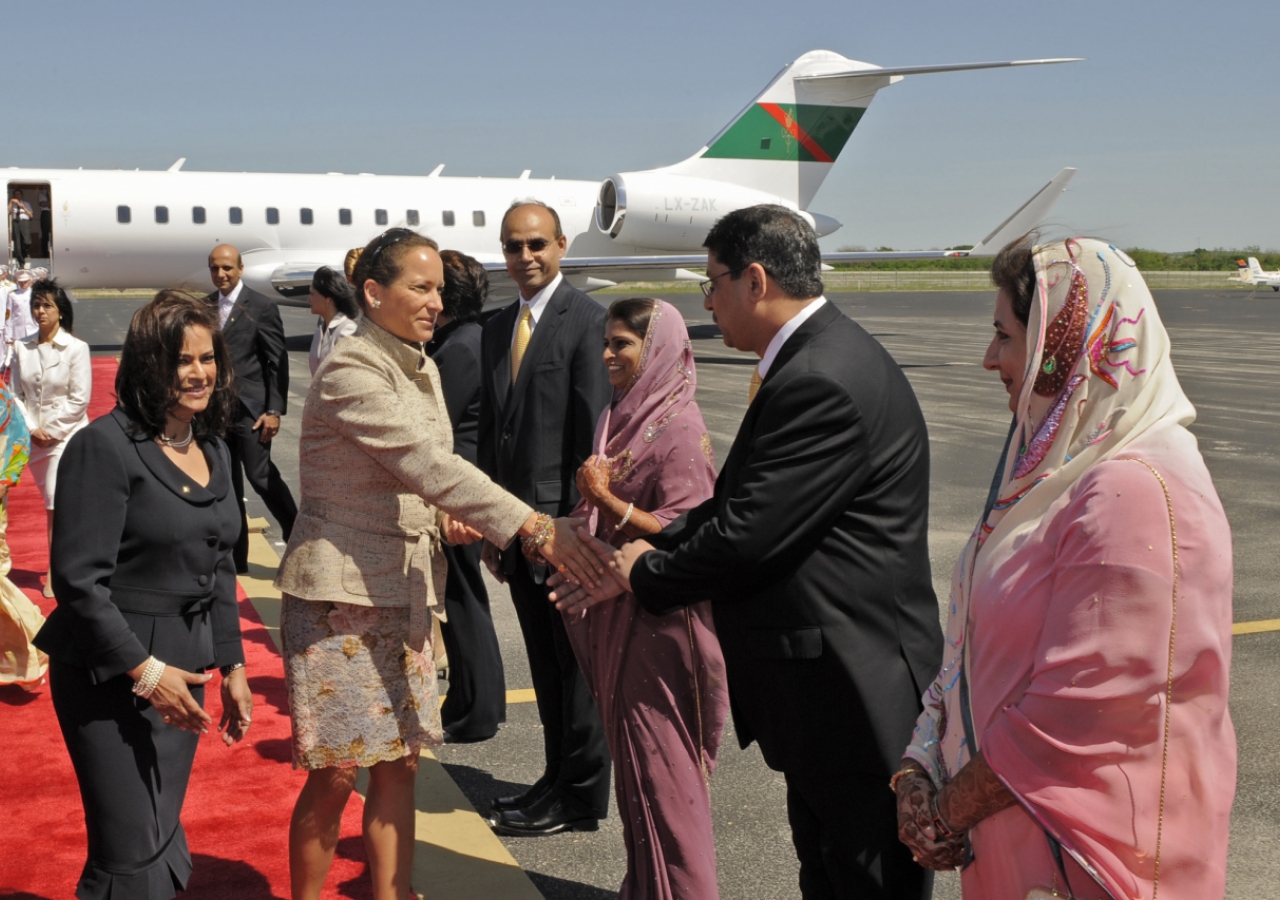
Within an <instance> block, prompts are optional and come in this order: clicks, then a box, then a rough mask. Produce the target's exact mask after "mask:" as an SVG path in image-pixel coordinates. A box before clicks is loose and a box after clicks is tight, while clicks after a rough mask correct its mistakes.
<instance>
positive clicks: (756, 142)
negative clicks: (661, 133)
mask: <svg viewBox="0 0 1280 900" xmlns="http://www.w3.org/2000/svg"><path fill="white" fill-rule="evenodd" d="M864 112H866V109H864V108H862V107H856V106H811V105H808V104H803V103H800V104H795V103H757V104H755V105H753V106H752V107H751V108H750V109H749V110H747V111H746V112H745V113H743V114H742V116H741V118H739V119H738V121H736V122H734V123H733V124H732V125H731V126H729V129H728V130H727V131H726V132H725V133H724V134H722V135H721V136H720V139H719V140H717V141H716V142H715V143H714V144H712V145H711V146H710V147H709V148H708V149H707V152H706V153H704V154H702V158H703V159H776V160H779V161H782V162H822V163H832V162H835V160H836V157H837V156H839V155H840V151H841V150H843V149H844V145H845V142H846V141H848V140H849V135H851V134H853V129H854V128H856V127H857V126H858V121H859V120H860V119H861V118H862V114H863V113H864Z"/></svg>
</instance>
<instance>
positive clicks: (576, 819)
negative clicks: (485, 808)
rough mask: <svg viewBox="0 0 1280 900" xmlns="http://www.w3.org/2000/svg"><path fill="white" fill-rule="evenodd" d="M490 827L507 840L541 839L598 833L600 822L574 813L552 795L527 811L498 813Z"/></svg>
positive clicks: (593, 817)
mask: <svg viewBox="0 0 1280 900" xmlns="http://www.w3.org/2000/svg"><path fill="white" fill-rule="evenodd" d="M489 827H490V828H492V829H493V830H494V833H495V834H502V835H506V836H507V837H541V836H543V835H547V834H560V833H561V832H564V831H596V830H597V829H599V827H600V820H599V819H598V818H596V817H595V816H584V815H582V814H581V813H579V812H576V811H574V810H572V809H570V807H569V805H568V804H567V803H566V802H565V801H564V800H561V799H560V798H559V797H557V796H556V795H555V792H554V791H552V792H548V793H547V794H546V795H545V796H543V797H540V798H539V799H538V800H537V802H535V803H534V804H532V805H531V806H528V807H525V808H524V809H510V810H504V811H502V812H494V813H493V815H491V816H490V817H489Z"/></svg>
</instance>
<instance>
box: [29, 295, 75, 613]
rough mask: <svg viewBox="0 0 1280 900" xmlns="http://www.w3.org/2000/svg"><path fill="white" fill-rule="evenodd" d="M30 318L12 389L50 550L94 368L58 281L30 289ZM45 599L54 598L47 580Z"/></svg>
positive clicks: (68, 300)
mask: <svg viewBox="0 0 1280 900" xmlns="http://www.w3.org/2000/svg"><path fill="white" fill-rule="evenodd" d="M31 316H32V318H34V319H35V321H36V326H37V329H38V330H37V331H36V333H35V334H33V335H31V336H30V337H28V338H27V339H26V340H24V341H18V342H17V343H15V344H14V355H13V372H12V376H11V377H12V384H13V389H14V394H15V395H16V396H17V400H18V405H19V407H20V408H21V409H22V413H23V416H24V417H25V418H26V420H27V428H29V429H30V430H31V459H30V460H29V461H28V463H27V465H28V466H29V467H30V469H31V475H32V477H33V478H34V479H35V482H36V488H37V489H38V490H39V491H40V497H41V498H42V499H43V500H44V508H45V523H46V526H47V530H48V535H49V537H48V539H49V545H50V546H51V547H52V546H53V498H54V494H55V491H56V487H57V475H58V460H59V459H61V457H62V451H63V450H64V449H65V448H66V446H67V441H68V439H70V437H71V436H72V435H73V434H75V433H76V432H77V431H79V430H80V429H81V428H84V427H85V426H86V425H88V424H89V395H90V393H91V392H92V390H93V368H92V366H91V364H90V362H89V345H88V344H86V343H85V342H84V341H82V340H80V339H79V338H77V337H76V336H75V335H74V334H72V333H71V326H72V323H73V319H74V312H73V311H72V308H71V300H70V298H69V297H67V292H66V291H64V290H63V289H62V288H61V287H60V286H59V285H58V282H57V281H55V280H53V279H52V278H50V279H41V280H40V281H37V282H36V283H35V284H34V285H32V287H31ZM44 595H45V596H46V597H52V596H53V583H52V579H50V578H49V577H48V576H46V577H45V582H44Z"/></svg>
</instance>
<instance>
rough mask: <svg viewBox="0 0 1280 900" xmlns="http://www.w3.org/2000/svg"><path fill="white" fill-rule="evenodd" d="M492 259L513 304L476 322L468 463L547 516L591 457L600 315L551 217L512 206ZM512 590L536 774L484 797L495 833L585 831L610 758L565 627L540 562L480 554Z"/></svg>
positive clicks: (606, 392)
mask: <svg viewBox="0 0 1280 900" xmlns="http://www.w3.org/2000/svg"><path fill="white" fill-rule="evenodd" d="M501 236H502V251H503V254H504V256H505V257H506V263H507V272H508V273H509V274H510V275H511V277H512V279H513V280H514V281H515V283H516V285H517V286H518V287H519V289H520V299H519V300H518V301H517V302H516V303H513V304H511V305H510V306H508V307H507V308H506V309H504V310H502V311H501V312H500V313H498V314H497V315H496V316H494V317H493V318H492V319H490V320H489V321H488V322H487V323H486V324H485V326H484V333H483V336H482V338H481V350H480V357H481V358H480V371H481V372H482V373H484V385H483V390H482V391H481V395H480V422H479V428H478V447H477V450H478V457H479V465H480V468H481V469H483V470H484V471H485V472H486V473H487V474H488V475H489V476H490V477H491V478H493V480H494V481H496V482H497V483H498V484H499V485H501V486H502V487H504V488H506V489H507V490H508V491H510V492H511V493H513V494H515V495H516V496H517V497H519V498H520V499H521V500H524V501H525V502H526V503H528V504H530V505H531V506H533V507H534V508H535V509H537V510H538V511H539V512H543V513H546V514H548V515H550V516H564V515H567V514H568V513H569V511H570V510H572V509H573V507H574V506H575V505H576V504H577V502H578V491H577V487H576V485H575V480H574V479H575V475H576V473H577V471H578V467H579V466H580V465H581V464H582V463H583V462H584V461H585V460H586V458H587V457H588V456H590V455H591V452H592V447H591V445H592V439H593V437H594V435H595V427H596V420H597V419H598V418H599V416H600V413H601V412H602V411H603V410H604V407H605V405H606V404H607V403H608V402H609V398H610V396H611V389H610V387H609V380H608V375H607V374H606V372H605V368H604V363H603V362H602V360H601V345H602V341H603V340H604V325H605V311H604V308H603V307H601V306H600V304H598V303H596V302H595V301H594V300H592V299H591V298H589V297H588V296H587V295H586V294H583V293H582V292H581V291H579V290H577V289H576V288H574V287H572V286H571V285H570V284H569V283H568V282H567V281H565V280H564V276H563V275H561V274H560V258H561V257H562V256H564V252H565V249H566V246H567V242H566V240H565V236H564V233H563V232H562V231H561V228H560V217H559V216H558V215H557V214H556V212H555V210H553V209H551V208H550V207H548V206H545V205H544V204H541V203H537V202H527V203H517V204H515V205H513V206H512V207H511V208H510V209H509V210H507V213H506V215H505V216H504V217H503V220H502V231H501ZM483 553H484V561H485V565H486V566H488V567H489V570H490V571H491V572H492V573H493V575H494V577H495V578H497V579H498V580H499V581H505V582H506V583H507V584H508V586H509V587H510V589H511V600H512V602H513V603H514V604H515V607H516V613H517V615H518V617H519V619H520V630H521V631H522V632H523V634H524V643H525V649H526V651H527V652H528V654H529V669H530V674H531V675H532V678H533V687H534V690H535V691H536V693H537V701H538V716H539V718H540V719H541V720H542V728H543V741H544V743H545V750H546V768H545V769H544V771H543V774H542V776H541V777H540V778H539V779H538V780H537V782H536V783H535V784H534V785H533V787H531V788H530V789H529V790H528V791H526V792H525V793H524V794H521V795H519V796H515V797H498V798H496V799H495V800H494V804H493V816H492V818H491V823H492V824H493V826H494V829H495V830H496V831H498V832H499V833H500V834H507V835H526V836H532V835H542V834H555V833H557V832H561V831H566V830H594V829H595V828H596V827H597V822H598V821H599V820H600V819H602V818H604V816H605V815H606V814H607V812H608V807H609V770H610V763H609V754H608V750H607V748H606V746H605V740H604V728H603V726H602V725H601V723H600V716H599V713H597V711H596V707H595V701H594V700H593V699H592V697H591V693H590V691H589V690H588V688H587V685H586V681H585V679H584V678H583V676H582V672H581V670H580V669H579V668H578V661H577V659H576V657H575V656H574V654H573V648H572V647H571V646H570V644H569V637H568V634H567V633H566V632H565V628H564V622H563V620H562V619H561V617H560V613H559V612H557V611H556V609H555V607H553V606H552V605H551V603H550V601H549V599H548V588H547V586H546V583H545V582H546V575H547V570H546V567H545V566H541V565H533V564H530V563H529V562H527V561H526V560H525V559H524V557H523V556H522V555H521V553H520V549H519V547H516V546H512V547H511V548H508V549H507V550H506V551H501V552H500V551H499V550H498V548H496V547H494V546H493V545H491V544H486V545H485V547H484V551H483Z"/></svg>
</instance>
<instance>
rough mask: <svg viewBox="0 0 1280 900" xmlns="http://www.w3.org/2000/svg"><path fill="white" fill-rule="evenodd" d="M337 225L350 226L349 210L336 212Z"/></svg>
mask: <svg viewBox="0 0 1280 900" xmlns="http://www.w3.org/2000/svg"><path fill="white" fill-rule="evenodd" d="M338 224H339V225H350V224H351V210H349V209H340V210H338Z"/></svg>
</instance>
